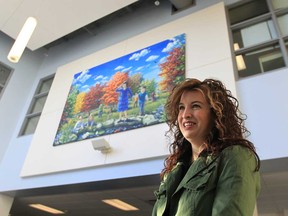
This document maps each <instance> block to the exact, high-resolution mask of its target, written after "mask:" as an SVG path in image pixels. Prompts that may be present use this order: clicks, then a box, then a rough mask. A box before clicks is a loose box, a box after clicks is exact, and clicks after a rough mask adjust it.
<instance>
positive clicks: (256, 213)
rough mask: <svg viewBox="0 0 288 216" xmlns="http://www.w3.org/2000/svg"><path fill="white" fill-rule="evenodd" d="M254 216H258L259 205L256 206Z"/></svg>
mask: <svg viewBox="0 0 288 216" xmlns="http://www.w3.org/2000/svg"><path fill="white" fill-rule="evenodd" d="M253 216H258V210H257V204H256V205H255V209H254V213H253Z"/></svg>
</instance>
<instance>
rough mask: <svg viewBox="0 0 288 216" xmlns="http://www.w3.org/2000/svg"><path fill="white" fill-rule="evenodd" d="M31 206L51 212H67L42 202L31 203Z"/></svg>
mask: <svg viewBox="0 0 288 216" xmlns="http://www.w3.org/2000/svg"><path fill="white" fill-rule="evenodd" d="M29 206H31V207H33V208H36V209H39V210H42V211H46V212H49V213H51V214H65V212H63V211H60V210H58V209H54V208H51V207H48V206H45V205H42V204H30V205H29Z"/></svg>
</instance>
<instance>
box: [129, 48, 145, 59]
mask: <svg viewBox="0 0 288 216" xmlns="http://www.w3.org/2000/svg"><path fill="white" fill-rule="evenodd" d="M149 52H150V51H149V50H148V49H143V50H141V51H140V52H139V53H134V54H133V55H132V56H131V57H130V58H129V60H135V61H138V60H139V59H140V58H141V57H143V56H145V55H147V54H148V53H149Z"/></svg>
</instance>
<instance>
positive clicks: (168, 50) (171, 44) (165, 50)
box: [162, 38, 181, 52]
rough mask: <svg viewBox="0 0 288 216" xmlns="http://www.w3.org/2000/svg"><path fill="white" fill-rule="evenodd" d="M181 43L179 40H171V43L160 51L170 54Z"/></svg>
mask: <svg viewBox="0 0 288 216" xmlns="http://www.w3.org/2000/svg"><path fill="white" fill-rule="evenodd" d="M180 44H181V43H180V41H179V40H177V39H175V38H172V39H171V42H170V43H168V44H167V46H166V47H165V48H164V49H163V50H162V52H170V51H171V50H172V49H173V48H174V47H177V46H179V45H180Z"/></svg>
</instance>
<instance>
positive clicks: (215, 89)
mask: <svg viewBox="0 0 288 216" xmlns="http://www.w3.org/2000/svg"><path fill="white" fill-rule="evenodd" d="M195 90H198V91H200V92H202V94H203V95H204V97H205V99H206V100H207V102H208V104H209V105H210V107H211V112H212V116H213V117H214V118H213V119H214V123H213V128H212V130H211V131H210V133H209V135H208V137H207V139H206V143H207V146H206V149H207V151H208V152H210V153H212V154H213V155H217V154H219V153H220V152H221V151H222V150H223V149H224V148H226V147H228V146H232V145H242V146H244V147H246V148H248V149H250V150H251V151H252V152H253V153H254V155H255V157H256V159H257V167H256V170H259V168H260V159H259V156H258V155H257V153H256V150H255V147H254V145H253V143H252V142H250V141H249V140H247V139H246V138H245V137H247V136H248V135H249V134H250V132H249V131H248V130H247V128H246V127H245V126H244V120H246V115H244V114H242V113H241V112H240V110H239V102H238V100H237V99H236V98H235V97H234V96H232V93H231V91H230V90H228V89H226V87H225V86H224V84H223V83H222V82H221V81H219V80H215V79H205V80H204V81H203V82H201V81H199V80H197V79H192V78H190V79H186V80H185V81H184V82H182V83H180V84H179V85H177V86H175V87H174V89H173V90H172V92H171V94H170V95H169V97H168V99H167V102H166V104H165V111H166V118H167V119H166V120H167V124H168V126H169V130H168V131H167V133H166V136H171V135H172V136H173V142H172V143H171V144H170V153H171V154H170V155H169V156H168V157H167V158H166V159H165V162H164V169H163V170H162V172H161V176H162V177H163V176H164V175H165V173H168V172H170V171H171V170H172V168H173V167H174V166H175V165H176V163H177V162H179V161H183V162H190V161H191V155H192V148H191V144H190V143H189V142H188V141H187V140H186V139H185V138H184V136H183V134H182V133H181V131H180V128H179V125H178V122H177V118H178V113H179V108H178V107H179V103H180V99H181V96H182V94H183V92H184V91H195Z"/></svg>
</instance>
